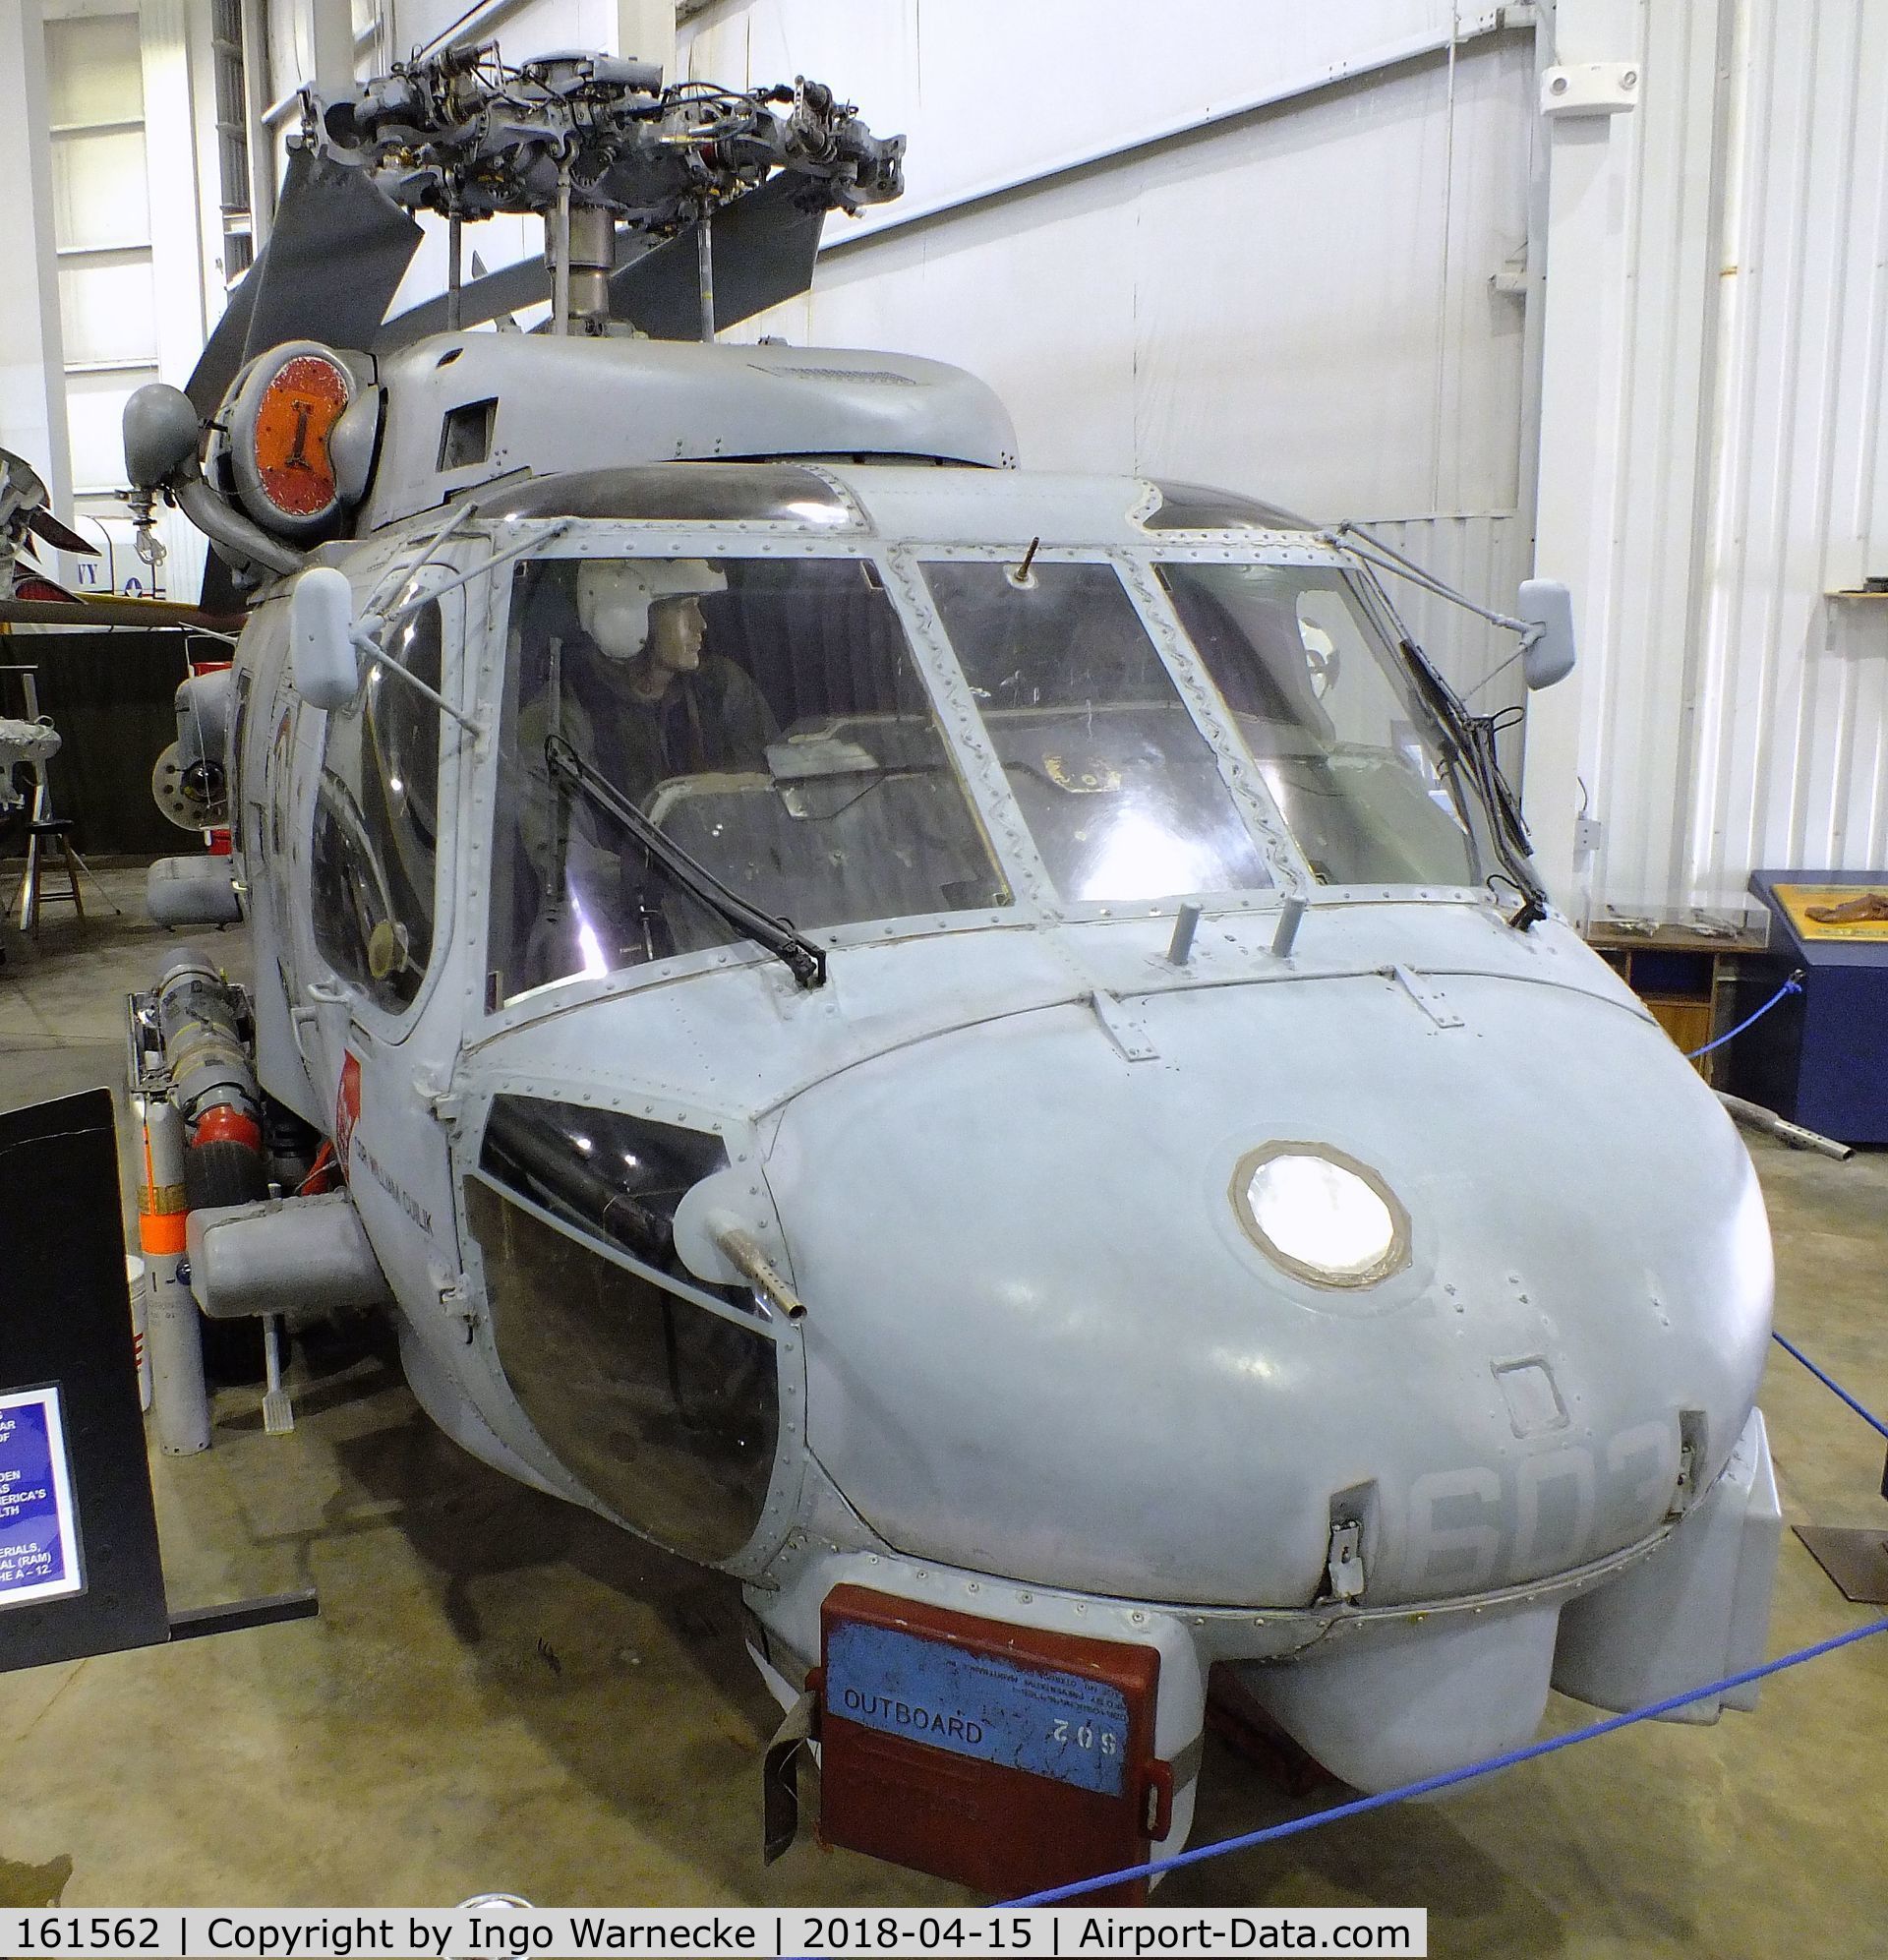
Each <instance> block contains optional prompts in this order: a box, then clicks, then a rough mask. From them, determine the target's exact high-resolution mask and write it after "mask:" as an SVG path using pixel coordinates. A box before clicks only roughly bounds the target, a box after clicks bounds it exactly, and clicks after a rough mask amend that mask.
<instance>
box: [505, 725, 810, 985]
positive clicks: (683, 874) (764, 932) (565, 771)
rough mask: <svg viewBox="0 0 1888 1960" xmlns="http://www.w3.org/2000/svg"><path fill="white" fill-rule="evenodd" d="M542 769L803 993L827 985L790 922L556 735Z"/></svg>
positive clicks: (548, 745) (547, 747)
mask: <svg viewBox="0 0 1888 1960" xmlns="http://www.w3.org/2000/svg"><path fill="white" fill-rule="evenodd" d="M544 766H545V768H546V769H547V770H548V771H549V772H550V774H551V777H552V779H553V780H554V781H558V782H563V783H567V784H569V785H570V787H571V788H572V789H574V790H577V791H580V792H581V793H582V795H584V796H585V797H587V798H588V799H589V800H590V802H592V803H594V804H595V805H596V806H597V808H598V809H600V810H602V811H603V813H604V814H605V815H606V816H613V817H615V818H616V820H617V821H618V822H619V824H621V825H622V827H623V829H624V830H626V831H627V832H628V833H629V834H630V836H631V837H633V838H634V839H635V840H636V842H637V843H638V844H640V845H641V846H642V848H643V849H644V850H645V851H647V852H648V854H649V855H650V857H652V858H653V859H655V861H657V863H659V864H660V865H661V866H662V867H663V869H664V870H666V871H667V872H668V873H669V875H670V876H671V877H672V878H674V879H675V881H676V882H677V884H679V885H680V886H681V888H682V889H683V890H684V891H685V892H687V893H688V895H689V896H690V897H691V898H692V899H694V900H695V901H696V903H697V904H699V905H703V906H706V907H707V909H708V910H709V911H710V912H712V913H713V914H714V915H715V916H716V917H717V918H718V919H721V920H723V921H725V922H726V923H728V924H730V925H732V926H733V927H734V928H735V930H736V931H737V932H739V933H741V934H742V935H743V936H744V937H746V938H749V939H751V940H753V942H754V943H755V944H756V945H757V946H761V947H764V948H765V949H766V951H768V952H769V953H771V954H773V956H774V957H775V959H777V960H780V961H782V962H783V963H784V964H785V965H786V966H787V968H788V969H789V971H790V972H791V973H792V974H793V977H794V979H795V980H797V981H798V982H799V984H800V985H801V986H803V987H815V986H824V985H825V984H826V955H825V953H824V952H822V951H821V950H820V948H819V947H817V946H815V945H814V944H813V942H812V941H811V940H810V939H809V938H807V936H806V935H805V933H803V932H801V931H800V930H798V928H797V926H796V925H795V924H794V922H793V921H791V920H788V919H776V918H775V917H774V916H773V914H772V913H768V912H762V911H761V910H760V909H759V907H758V906H752V905H749V904H748V903H747V901H746V900H745V899H744V898H742V897H741V896H740V894H739V893H738V892H733V891H730V890H729V889H728V887H727V886H726V885H724V884H723V883H722V882H721V880H720V879H719V878H718V877H716V876H715V874H714V872H712V871H711V870H709V868H708V867H707V865H705V864H703V863H700V862H698V861H696V860H695V859H693V858H691V857H690V856H689V855H688V853H687V852H686V851H684V850H683V849H682V848H681V846H680V845H679V844H677V843H676V842H674V841H673V839H671V838H668V837H665V836H664V835H663V833H662V832H661V830H659V829H658V828H657V827H656V825H655V824H654V823H652V822H651V821H650V820H649V818H648V817H646V816H644V815H643V813H642V811H641V810H639V809H638V808H637V807H636V806H635V804H634V803H632V802H630V801H629V799H628V798H627V797H625V796H624V795H623V794H622V792H621V791H620V790H619V789H618V788H617V786H616V785H615V784H614V783H613V782H611V780H610V779H609V777H608V776H606V775H604V774H603V773H602V772H601V771H600V770H597V769H593V768H592V767H591V766H590V764H589V763H588V762H586V761H585V760H584V759H583V757H582V756H581V755H579V754H578V753H577V751H576V750H575V749H574V748H573V747H571V745H570V743H569V742H566V741H565V740H564V739H563V737H562V736H560V735H553V736H549V737H547V738H546V739H545V744H544Z"/></svg>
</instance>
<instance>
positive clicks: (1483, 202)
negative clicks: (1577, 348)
mask: <svg viewBox="0 0 1888 1960" xmlns="http://www.w3.org/2000/svg"><path fill="white" fill-rule="evenodd" d="M1450 13H1451V9H1450V7H1449V6H1448V5H1447V4H1438V0H1374V4H1371V5H1365V6H1354V7H1349V8H1343V9H1312V8H1305V7H1302V6H1297V5H1293V4H1289V0H1257V4H1250V5H1242V6H1239V7H1227V6H1224V5H1219V4H1213V0H1182V4H1179V5H1175V6H1171V7H1167V8H1163V9H1159V10H1154V9H1150V8H1148V7H1146V6H1144V5H1138V4H1135V0H1036V4H1033V5H1031V6H1029V7H1025V8H1017V7H1013V6H1005V5H1001V4H997V0H947V3H946V0H744V4H743V0H717V4H714V5H712V6H711V7H709V8H708V9H706V10H705V11H704V12H702V13H700V14H699V15H697V16H696V18H695V19H694V20H693V21H692V22H691V23H689V24H687V25H685V26H684V27H683V29H682V30H681V36H680V53H679V60H680V62H681V63H682V65H683V72H685V73H686V74H688V75H690V76H693V77H696V78H699V79H712V80H716V81H721V82H730V83H741V84H745V83H749V82H753V83H761V82H771V81H776V80H781V79H791V78H792V77H793V76H794V75H795V74H797V73H804V74H808V75H813V76H816V77H818V78H819V79H820V80H822V81H827V82H830V83H831V84H832V85H833V86H834V87H835V88H837V89H840V90H841V91H842V92H843V93H844V95H845V96H846V98H847V99H848V100H852V101H856V102H857V103H858V104H859V105H860V107H861V112H862V113H863V114H864V115H865V116H866V117H867V119H868V120H869V121H870V122H871V124H872V126H873V128H874V129H876V130H879V131H890V130H900V129H903V130H905V131H907V132H908V134H909V136H910V148H909V152H908V158H907V184H908V188H907V192H906V195H905V197H904V198H903V199H902V200H900V201H899V202H898V203H896V204H894V205H890V206H887V207H883V208H880V209H878V210H874V211H871V212H867V213H865V214H864V215H863V216H861V217H859V218H856V219H855V218H846V217H843V216H837V215H836V216H835V217H834V218H832V219H831V220H829V222H828V227H827V235H826V239H827V242H826V247H825V249H824V251H823V253H822V256H821V261H820V267H819V272H818V277H817V281H816V285H815V289H814V291H813V292H812V293H811V294H809V295H807V296H805V297H804V298H802V299H799V300H797V301H795V302H792V303H790V304H789V305H787V306H784V307H781V308H777V309H775V310H774V311H773V312H772V313H770V314H767V315H764V316H762V317H760V318H759V319H758V320H756V321H752V322H749V323H747V325H746V326H745V327H742V328H739V329H737V331H738V333H740V334H742V335H744V336H748V337H751V336H754V335H757V334H759V333H763V332H764V333H779V334H784V335H785V336H786V337H787V338H789V339H791V340H794V341H797V342H800V343H807V342H812V343H824V344H829V345H842V346H844V345H857V346H872V347H891V348H897V349H901V350H904V351H909V352H913V353H921V354H928V355H933V356H935V357H937V358H940V359H944V360H951V361H956V362H959V363H961V364H962V365H963V366H966V367H968V368H971V369H972V370H974V372H975V373H977V374H979V375H981V376H982V377H983V378H984V379H985V380H987V381H989V382H990V383H991V384H992V385H993V386H995V387H996V389H997V391H998V392H999V393H1000V394H1001V395H1002V396H1003V398H1004V400H1005V401H1006V402H1007V403H1008V404H1009V407H1010V409H1011V412H1012V413H1013V414H1014V416H1015V417H1016V421H1017V425H1018V433H1019V438H1020V447H1021V453H1022V457H1023V460H1024V462H1025V464H1026V465H1029V466H1032V467H1037V468H1051V469H1052V468H1066V469H1094V470H1119V471H1135V472H1144V473H1148V474H1151V475H1156V476H1165V477H1168V478H1177V479H1180V480H1185V481H1194V482H1204V483H1210V484H1217V485H1220V486H1223V487H1226V488H1230V489H1237V490H1243V491H1248V492H1251V493H1254V494H1256V495H1259V496H1261V497H1264V498H1267V499H1269V500H1270V501H1272V502H1276V503H1280V504H1283V505H1287V506H1288V507H1293V508H1297V509H1300V510H1303V511H1305V512H1306V513H1307V514H1309V515H1312V516H1315V517H1317V518H1320V519H1325V520H1331V519H1335V518H1337V517H1341V516H1362V517H1369V518H1374V519H1387V520H1389V521H1388V523H1387V526H1386V532H1385V534H1386V535H1387V536H1389V537H1392V538H1396V539H1398V540H1399V541H1400V542H1401V543H1402V544H1403V545H1404V547H1405V548H1406V549H1410V550H1412V551H1413V552H1414V553H1415V554H1416V555H1418V556H1419V557H1421V558H1422V559H1423V560H1424V561H1425V562H1426V563H1429V564H1432V565H1433V566H1434V567H1435V568H1436V569H1438V570H1440V571H1442V572H1444V573H1445V575H1447V576H1452V577H1457V578H1460V579H1461V580H1463V581H1464V582H1465V583H1466V585H1467V587H1468V589H1470V590H1471V591H1473V592H1474V593H1475V594H1476V595H1477V596H1479V597H1484V598H1493V599H1496V600H1497V601H1500V602H1504V603H1511V600H1512V597H1513V588H1514V585H1515V582H1516V581H1517V579H1518V578H1519V577H1521V576H1523V575H1524V574H1525V571H1526V569H1527V562H1528V554H1529V548H1530V547H1529V538H1530V528H1531V527H1530V524H1529V522H1528V497H1529V492H1530V490H1531V481H1532V470H1531V464H1529V465H1524V464H1523V451H1524V449H1526V448H1528V447H1530V446H1531V445H1530V444H1529V441H1528V438H1527V434H1526V432H1527V431H1528V430H1529V429H1530V428H1531V416H1530V413H1529V409H1528V396H1529V392H1530V389H1529V383H1528V373H1529V361H1528V358H1527V329H1526V298H1525V281H1524V274H1523V273H1522V268H1523V267H1524V265H1525V251H1526V242H1527V229H1528V227H1527V211H1528V200H1529V188H1530V176H1531V161H1532V147H1533V145H1534V143H1535V141H1536V121H1535V115H1534V111H1533V106H1532V104H1533V95H1534V62H1535V55H1534V41H1533V35H1532V33H1531V31H1525V30H1518V29H1512V28H1505V27H1502V26H1501V25H1500V20H1501V17H1500V15H1499V14H1497V13H1495V12H1492V11H1491V12H1488V13H1484V14H1479V15H1477V16H1475V17H1474V18H1473V19H1469V18H1467V17H1464V19H1463V22H1462V27H1461V34H1462V38H1461V39H1460V41H1459V42H1458V44H1457V46H1456V48H1455V50H1454V55H1453V59H1451V57H1450V51H1449V27H1450ZM1497 275H1502V283H1503V285H1504V286H1510V285H1511V286H1513V287H1514V288H1515V290H1512V291H1509V290H1498V289H1497V286H1496V284H1495V283H1494V281H1495V279H1496V277H1497ZM1410 611H1411V613H1412V615H1413V616H1418V617H1413V618H1412V624H1414V625H1415V626H1416V628H1417V630H1418V631H1419V633H1422V634H1424V635H1425V636H1426V637H1428V638H1429V639H1430V641H1431V643H1432V644H1433V645H1434V647H1435V649H1436V651H1437V652H1438V653H1439V655H1440V656H1441V657H1442V659H1443V661H1444V664H1445V665H1446V667H1447V668H1448V670H1449V671H1450V673H1451V674H1452V676H1453V677H1454V678H1455V679H1456V680H1457V681H1458V682H1460V683H1463V684H1471V683H1475V682H1477V681H1479V680H1480V679H1481V678H1482V677H1483V676H1484V675H1485V674H1486V673H1487V672H1488V670H1489V668H1490V667H1491V666H1492V665H1493V663H1494V660H1495V659H1496V658H1497V657H1498V656H1499V653H1500V652H1501V651H1504V650H1505V648H1501V647H1498V645H1497V642H1496V638H1495V636H1492V635H1490V634H1488V633H1486V632H1484V631H1483V630H1482V629H1481V628H1480V627H1479V626H1477V625H1476V624H1474V623H1473V622H1470V621H1468V620H1466V619H1465V618H1464V617H1463V616H1461V615H1459V614H1456V613H1453V611H1452V609H1449V610H1448V611H1447V612H1446V614H1445V616H1444V617H1441V618H1436V617H1434V616H1432V615H1431V614H1430V613H1429V612H1428V611H1427V610H1426V609H1422V608H1418V607H1416V606H1415V605H1413V604H1412V606H1411V608H1410ZM1510 644H1511V643H1510ZM1509 685H1510V683H1509V682H1508V681H1507V679H1506V678H1504V680H1503V681H1501V682H1498V683H1496V685H1495V687H1494V688H1492V689H1490V690H1489V691H1488V693H1486V694H1485V695H1484V696H1482V697H1481V700H1480V701H1479V702H1478V705H1490V704H1494V703H1496V702H1499V701H1500V700H1501V699H1503V698H1505V695H1504V692H1503V690H1504V689H1505V688H1506V687H1508V686H1509Z"/></svg>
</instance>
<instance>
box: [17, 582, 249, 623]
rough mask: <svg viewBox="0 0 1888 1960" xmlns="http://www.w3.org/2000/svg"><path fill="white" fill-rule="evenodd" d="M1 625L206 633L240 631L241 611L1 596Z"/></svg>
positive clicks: (104, 597)
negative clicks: (173, 628)
mask: <svg viewBox="0 0 1888 1960" xmlns="http://www.w3.org/2000/svg"><path fill="white" fill-rule="evenodd" d="M0 624H6V625H13V626H201V627H202V628H203V629H204V630H205V631H206V632H212V633H239V632H241V631H242V629H243V616H242V615H241V614H240V613H235V614H231V613H207V612H205V611H204V609H203V608H202V607H201V606H185V605H181V604H178V603H176V602H174V601H172V600H169V599H136V598H133V597H132V596H131V595H130V594H129V593H123V592H101V593H100V594H99V595H98V596H97V598H95V599H74V600H70V601H67V600H61V599H0Z"/></svg>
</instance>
